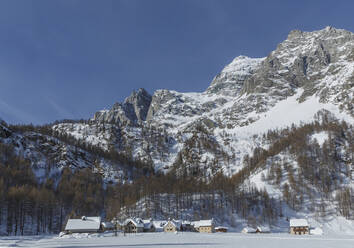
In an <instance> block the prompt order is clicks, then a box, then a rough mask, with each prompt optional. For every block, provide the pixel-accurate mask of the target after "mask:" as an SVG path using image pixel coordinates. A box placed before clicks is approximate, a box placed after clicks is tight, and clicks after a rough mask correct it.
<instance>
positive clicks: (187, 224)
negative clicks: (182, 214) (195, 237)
mask: <svg viewBox="0 0 354 248" xmlns="http://www.w3.org/2000/svg"><path fill="white" fill-rule="evenodd" d="M181 229H182V230H181V231H183V232H191V231H193V225H192V223H191V222H190V221H188V220H184V221H182V227H181Z"/></svg>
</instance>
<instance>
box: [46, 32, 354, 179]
mask: <svg viewBox="0 0 354 248" xmlns="http://www.w3.org/2000/svg"><path fill="white" fill-rule="evenodd" d="M353 86H354V34H353V33H351V32H349V31H345V30H341V29H335V28H332V27H326V28H325V29H322V30H319V31H314V32H302V31H298V30H295V31H292V32H290V34H289V35H288V37H287V39H286V40H285V41H283V42H282V43H280V44H279V45H278V46H277V48H276V49H275V50H274V51H272V52H271V53H270V54H269V55H268V56H267V57H266V58H248V57H245V56H240V57H237V58H235V59H234V60H233V61H232V62H231V63H230V64H229V65H227V66H226V67H225V68H224V69H223V70H222V71H221V72H220V73H219V74H218V75H217V76H216V77H215V78H214V80H213V81H212V83H211V84H210V86H209V87H208V88H207V89H206V91H204V92H201V93H180V92H176V91H172V90H157V91H156V92H155V93H154V94H153V95H152V97H151V96H150V95H149V94H148V93H147V92H146V91H145V90H143V89H140V90H138V91H137V92H133V94H132V95H131V96H129V97H128V98H127V99H126V100H125V101H124V103H122V104H120V103H116V104H114V105H113V107H112V109H110V110H103V111H99V112H97V113H96V114H95V115H94V117H93V119H92V122H91V123H90V124H80V123H78V124H74V125H73V124H71V123H61V124H58V125H54V126H53V129H54V130H55V131H58V132H60V133H68V134H71V135H74V136H75V137H77V138H78V139H84V140H86V141H87V142H91V143H93V144H95V145H99V146H101V147H102V148H104V149H109V147H111V148H112V147H114V149H117V150H121V151H125V152H127V153H130V154H131V155H132V156H133V157H134V158H136V159H139V160H143V161H146V162H150V163H152V164H153V165H154V168H155V170H156V171H160V170H162V171H166V170H168V168H171V167H172V165H173V164H174V163H175V162H176V159H177V157H178V155H182V157H183V151H185V150H188V151H189V154H190V153H191V152H193V151H194V150H198V151H197V152H198V153H201V155H200V156H198V157H193V159H192V160H191V161H190V166H192V167H202V168H206V170H208V169H210V168H211V167H212V166H213V164H215V161H216V160H217V164H218V169H222V170H223V171H224V173H226V174H228V175H231V174H234V173H235V172H237V171H238V170H239V169H240V168H241V167H242V161H243V160H242V158H243V156H244V155H246V154H249V153H250V152H251V151H252V150H253V149H254V148H255V147H258V146H260V145H261V144H260V143H259V141H258V139H257V138H255V137H256V136H255V135H262V134H263V133H265V132H267V131H268V130H270V129H275V128H281V127H286V126H290V125H291V124H299V123H301V122H310V121H312V120H313V117H314V115H315V114H316V113H317V112H318V111H320V110H322V109H325V110H328V111H330V112H331V113H333V114H334V115H335V116H336V117H337V118H339V119H345V120H347V121H348V122H349V123H353V118H354V107H353V95H354V87H353ZM105 126H108V127H109V128H112V126H113V127H114V129H115V131H111V132H110V131H107V129H106V128H105V129H102V127H105ZM200 129H203V132H200ZM194 137H198V139H206V140H207V142H209V143H210V144H212V146H213V149H214V151H211V150H208V149H203V147H201V148H197V147H191V145H195V143H193V142H188V141H192V140H193V138H194ZM182 159H183V160H184V162H186V163H188V161H187V160H188V158H185V157H183V158H182Z"/></svg>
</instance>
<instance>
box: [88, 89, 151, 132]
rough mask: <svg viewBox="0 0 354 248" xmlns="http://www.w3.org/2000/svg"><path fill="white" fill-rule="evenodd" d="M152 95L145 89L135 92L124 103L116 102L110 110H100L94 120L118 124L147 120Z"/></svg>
mask: <svg viewBox="0 0 354 248" xmlns="http://www.w3.org/2000/svg"><path fill="white" fill-rule="evenodd" d="M150 103H151V95H150V94H149V93H148V92H147V91H146V90H145V89H139V90H138V91H137V92H135V91H134V92H133V93H132V94H131V95H130V96H129V97H127V98H126V99H125V101H124V102H123V103H115V104H114V105H113V107H112V108H111V109H110V110H103V111H99V112H97V113H96V114H95V115H94V118H93V120H95V121H99V122H107V123H116V124H122V125H125V124H137V123H140V122H142V121H145V120H146V116H147V113H148V110H149V107H150Z"/></svg>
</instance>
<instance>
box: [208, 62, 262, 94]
mask: <svg viewBox="0 0 354 248" xmlns="http://www.w3.org/2000/svg"><path fill="white" fill-rule="evenodd" d="M263 60H264V58H250V57H247V56H238V57H236V58H235V59H234V60H233V61H232V62H231V63H230V64H228V65H227V66H226V67H225V68H224V69H223V70H222V71H221V72H220V73H219V74H218V75H217V76H216V77H215V78H214V79H213V81H212V82H211V85H210V86H209V88H208V89H207V90H206V92H207V93H209V94H211V93H217V94H222V95H229V96H236V95H237V94H238V93H239V92H240V90H241V89H242V87H243V83H244V81H245V80H246V79H247V78H249V77H250V76H251V75H252V74H253V73H254V72H255V71H256V70H257V69H258V68H259V66H260V64H261V62H262V61H263Z"/></svg>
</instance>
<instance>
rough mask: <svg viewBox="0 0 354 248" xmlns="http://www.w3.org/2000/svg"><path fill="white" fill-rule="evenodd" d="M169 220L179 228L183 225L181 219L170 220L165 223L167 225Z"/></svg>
mask: <svg viewBox="0 0 354 248" xmlns="http://www.w3.org/2000/svg"><path fill="white" fill-rule="evenodd" d="M169 222H170V223H171V224H172V225H173V226H175V227H176V228H177V229H180V228H181V225H182V221H181V220H169V221H168V222H166V223H165V226H166V225H167V224H168V223H169Z"/></svg>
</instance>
